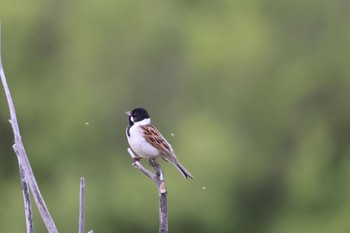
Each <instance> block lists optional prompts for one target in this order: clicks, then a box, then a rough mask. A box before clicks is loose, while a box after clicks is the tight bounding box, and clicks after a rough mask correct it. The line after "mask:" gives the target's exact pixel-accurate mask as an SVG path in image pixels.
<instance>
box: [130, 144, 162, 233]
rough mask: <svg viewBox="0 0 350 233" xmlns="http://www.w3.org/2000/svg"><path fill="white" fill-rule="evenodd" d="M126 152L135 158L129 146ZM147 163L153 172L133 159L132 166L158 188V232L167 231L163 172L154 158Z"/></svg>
mask: <svg viewBox="0 0 350 233" xmlns="http://www.w3.org/2000/svg"><path fill="white" fill-rule="evenodd" d="M128 152H129V154H130V156H131V158H133V159H135V158H136V156H135V154H134V153H133V152H132V150H131V149H130V148H128ZM148 162H149V165H150V166H151V167H153V169H154V171H155V174H154V173H152V172H150V171H149V170H147V169H146V168H145V167H144V166H142V164H141V163H140V162H139V161H137V160H134V162H133V164H132V165H133V166H134V167H135V168H137V169H139V170H140V171H141V172H142V173H143V174H145V175H146V176H147V177H149V178H150V179H151V180H153V182H154V183H155V184H156V185H157V189H158V198H159V232H160V233H168V200H167V190H166V187H165V181H164V173H163V171H162V169H161V168H160V166H159V164H158V163H157V162H156V160H155V159H150V160H149V161H148Z"/></svg>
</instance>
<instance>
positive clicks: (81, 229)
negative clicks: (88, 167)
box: [79, 177, 85, 233]
mask: <svg viewBox="0 0 350 233" xmlns="http://www.w3.org/2000/svg"><path fill="white" fill-rule="evenodd" d="M84 193H85V181H84V177H81V178H80V195H79V197H80V198H79V203H80V205H79V233H84V232H85V223H84V201H85V199H84Z"/></svg>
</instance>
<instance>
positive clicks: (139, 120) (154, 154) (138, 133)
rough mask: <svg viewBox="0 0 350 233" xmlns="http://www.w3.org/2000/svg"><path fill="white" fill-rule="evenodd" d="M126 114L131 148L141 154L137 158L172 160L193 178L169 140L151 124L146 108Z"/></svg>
mask: <svg viewBox="0 0 350 233" xmlns="http://www.w3.org/2000/svg"><path fill="white" fill-rule="evenodd" d="M125 114H126V115H127V116H128V117H129V125H128V127H127V128H126V137H127V138H128V142H129V145H130V147H131V149H132V150H133V151H134V152H136V153H137V154H138V155H139V156H140V157H139V158H136V160H140V159H141V158H145V159H156V158H159V157H160V158H162V159H164V160H165V161H167V162H171V163H172V164H173V165H174V166H175V167H176V169H177V170H179V172H180V173H181V174H182V175H183V176H184V177H185V178H186V179H188V178H191V179H193V176H192V174H191V173H190V172H189V171H188V170H187V169H186V168H184V167H183V166H182V165H181V163H180V162H179V161H178V160H177V158H176V155H175V153H174V150H173V148H172V147H171V145H170V144H169V142H168V141H167V140H166V139H165V138H164V137H163V135H162V134H161V133H160V132H159V131H158V130H157V128H156V127H154V126H153V125H152V124H151V118H150V116H149V114H148V112H147V111H146V109H144V108H135V109H134V110H132V111H129V112H125Z"/></svg>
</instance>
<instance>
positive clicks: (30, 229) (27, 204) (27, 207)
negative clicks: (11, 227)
mask: <svg viewBox="0 0 350 233" xmlns="http://www.w3.org/2000/svg"><path fill="white" fill-rule="evenodd" d="M19 174H20V177H21V183H22V193H23V200H24V212H25V216H26V227H27V233H34V225H33V215H32V202H31V201H30V192H29V187H28V183H27V180H26V178H25V174H24V171H23V168H22V165H21V164H19Z"/></svg>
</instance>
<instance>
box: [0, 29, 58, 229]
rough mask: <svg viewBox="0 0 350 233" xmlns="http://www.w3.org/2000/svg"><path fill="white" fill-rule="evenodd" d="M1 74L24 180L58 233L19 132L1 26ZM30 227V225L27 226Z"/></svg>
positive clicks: (40, 208)
mask: <svg viewBox="0 0 350 233" xmlns="http://www.w3.org/2000/svg"><path fill="white" fill-rule="evenodd" d="M0 76H1V81H2V85H3V87H4V91H5V94H6V99H7V103H8V106H9V110H10V117H11V119H10V122H11V126H12V130H13V134H14V145H13V149H14V151H15V153H16V155H17V159H18V163H19V164H20V166H21V168H22V169H23V174H24V180H25V181H26V182H28V186H29V188H30V190H31V192H32V194H33V197H34V200H35V202H36V205H37V207H38V210H39V213H40V215H41V218H42V219H43V221H44V224H45V226H46V228H47V230H48V232H49V233H58V230H57V228H56V225H55V223H54V221H53V219H52V217H51V215H50V213H49V210H48V208H47V207H46V204H45V201H44V199H43V197H42V195H41V193H40V190H39V187H38V185H37V183H36V180H35V177H34V174H33V171H32V168H31V166H30V163H29V160H28V157H27V153H26V151H25V149H24V145H23V142H22V139H21V134H20V132H19V126H18V122H17V116H16V111H15V106H14V104H13V101H12V97H11V93H10V89H9V87H8V85H7V81H6V76H5V72H4V69H3V65H2V58H1V28H0ZM27 229H28V226H27Z"/></svg>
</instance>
